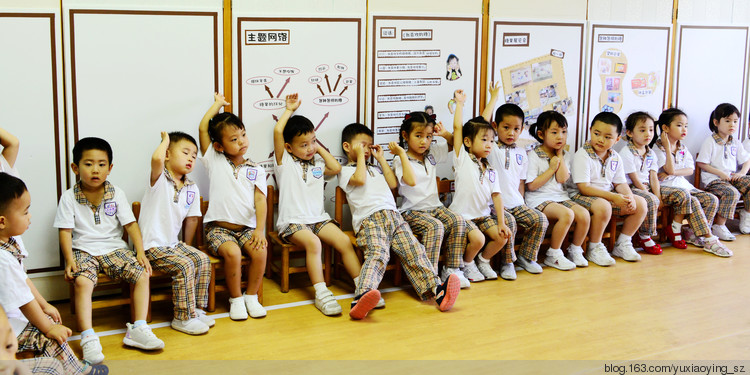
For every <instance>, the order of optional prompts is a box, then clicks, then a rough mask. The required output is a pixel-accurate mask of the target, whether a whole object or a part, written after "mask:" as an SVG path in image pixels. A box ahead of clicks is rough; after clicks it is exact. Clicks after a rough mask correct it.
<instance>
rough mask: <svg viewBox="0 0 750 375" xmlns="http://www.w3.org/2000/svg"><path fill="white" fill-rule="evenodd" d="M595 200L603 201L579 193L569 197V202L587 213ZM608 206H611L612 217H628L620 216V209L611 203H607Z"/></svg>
mask: <svg viewBox="0 0 750 375" xmlns="http://www.w3.org/2000/svg"><path fill="white" fill-rule="evenodd" d="M597 199H604V198H599V197H592V196H589V195H583V194H581V193H576V194H575V195H574V196H572V197H570V200H572V201H573V202H574V203H577V204H579V205H581V206H583V207H584V208H585V209H587V210H589V211H591V206H592V205H593V204H594V202H596V200H597ZM605 200H606V199H605ZM607 202H609V201H607ZM609 204H610V205H611V206H612V216H620V217H622V216H628V215H623V214H621V210H620V207H618V206H615V205H613V204H612V202H609Z"/></svg>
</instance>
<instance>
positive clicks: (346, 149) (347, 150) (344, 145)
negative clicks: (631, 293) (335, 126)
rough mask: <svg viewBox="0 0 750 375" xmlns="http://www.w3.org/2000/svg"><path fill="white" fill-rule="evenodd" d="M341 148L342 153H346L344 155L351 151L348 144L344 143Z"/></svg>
mask: <svg viewBox="0 0 750 375" xmlns="http://www.w3.org/2000/svg"><path fill="white" fill-rule="evenodd" d="M341 148H343V149H344V151H346V153H347V154H348V153H349V152H350V151H351V149H352V145H350V144H349V142H344V143H342V144H341Z"/></svg>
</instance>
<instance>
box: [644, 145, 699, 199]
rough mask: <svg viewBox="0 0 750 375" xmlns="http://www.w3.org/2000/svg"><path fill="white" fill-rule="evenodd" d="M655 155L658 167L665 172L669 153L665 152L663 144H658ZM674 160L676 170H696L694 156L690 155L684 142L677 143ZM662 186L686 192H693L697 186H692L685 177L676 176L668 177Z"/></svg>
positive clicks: (661, 183) (662, 182)
mask: <svg viewBox="0 0 750 375" xmlns="http://www.w3.org/2000/svg"><path fill="white" fill-rule="evenodd" d="M653 151H654V154H655V155H656V165H657V166H658V167H659V170H660V171H664V166H665V165H666V164H667V153H666V152H665V151H664V146H662V145H661V143H658V142H657V143H656V147H654V148H653ZM673 155H674V156H673V158H674V169H684V168H690V169H695V161H693V155H691V154H690V151H688V149H687V147H685V145H683V144H682V142H679V141H678V142H677V149H676V150H675V152H674V154H673ZM659 184H660V185H661V186H669V187H674V188H680V189H685V190H693V189H695V186H693V184H691V183H690V182H689V181H688V180H687V178H685V176H674V175H668V176H667V177H666V178H664V181H661V182H659Z"/></svg>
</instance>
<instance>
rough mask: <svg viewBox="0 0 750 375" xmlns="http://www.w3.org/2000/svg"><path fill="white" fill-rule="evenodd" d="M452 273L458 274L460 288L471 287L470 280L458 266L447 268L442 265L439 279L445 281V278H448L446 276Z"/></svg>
mask: <svg viewBox="0 0 750 375" xmlns="http://www.w3.org/2000/svg"><path fill="white" fill-rule="evenodd" d="M454 273H455V274H456V276H458V281H459V282H461V289H466V288H469V287H471V282H470V281H469V279H467V278H466V275H464V272H463V271H461V270H460V269H458V268H448V267H446V266H443V268H442V269H441V270H440V281H442V282H445V280H448V277H449V276H450V275H452V274H454Z"/></svg>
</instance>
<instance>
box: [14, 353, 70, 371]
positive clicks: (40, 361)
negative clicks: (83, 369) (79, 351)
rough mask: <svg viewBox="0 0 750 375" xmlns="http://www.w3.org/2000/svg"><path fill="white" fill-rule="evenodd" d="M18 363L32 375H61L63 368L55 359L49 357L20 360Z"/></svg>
mask: <svg viewBox="0 0 750 375" xmlns="http://www.w3.org/2000/svg"><path fill="white" fill-rule="evenodd" d="M20 362H21V363H22V364H23V365H24V366H26V368H28V369H29V370H30V371H31V373H32V374H49V375H63V374H65V368H64V367H63V365H62V363H60V361H58V360H57V359H54V358H50V357H36V358H30V359H22V360H20Z"/></svg>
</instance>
